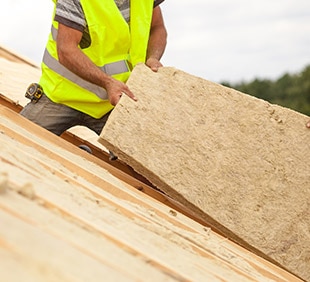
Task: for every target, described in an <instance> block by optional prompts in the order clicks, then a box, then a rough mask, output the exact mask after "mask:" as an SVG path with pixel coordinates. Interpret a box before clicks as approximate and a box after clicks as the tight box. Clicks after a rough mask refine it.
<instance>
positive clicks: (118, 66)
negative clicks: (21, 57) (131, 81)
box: [43, 49, 130, 100]
mask: <svg viewBox="0 0 310 282" xmlns="http://www.w3.org/2000/svg"><path fill="white" fill-rule="evenodd" d="M43 63H44V64H45V65H46V66H47V67H49V68H50V69H51V70H53V71H54V72H56V73H58V74H59V75H61V76H62V77H64V78H66V79H68V80H70V81H72V82H73V83H75V84H77V85H79V86H80V87H82V88H84V89H86V90H88V91H90V92H92V93H94V94H96V95H97V96H98V97H99V98H100V99H102V100H107V99H108V94H107V91H106V90H105V89H104V88H102V87H100V86H98V85H96V84H93V83H90V82H88V81H86V80H84V79H82V78H80V77H79V76H77V75H76V74H75V73H73V72H71V71H70V70H68V69H67V68H66V67H64V66H63V65H62V64H61V63H59V61H57V60H56V59H55V58H53V57H52V56H51V54H50V53H49V52H48V51H47V49H45V51H44V55H43ZM100 69H101V70H102V71H104V72H105V73H106V74H108V75H115V74H119V73H124V72H128V71H130V67H129V66H128V64H127V62H126V61H125V60H123V61H118V62H114V63H110V64H106V65H104V66H102V67H100Z"/></svg>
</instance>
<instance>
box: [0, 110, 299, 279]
mask: <svg viewBox="0 0 310 282" xmlns="http://www.w3.org/2000/svg"><path fill="white" fill-rule="evenodd" d="M0 148H1V150H0V186H1V187H2V188H1V193H0V222H1V226H0V260H1V261H2V262H3V261H4V263H1V264H0V269H1V271H0V278H1V280H4V281H12V282H13V281H55V280H57V281H205V280H208V281H300V280H299V279H298V278H296V277H294V276H293V275H291V274H289V273H288V272H286V271H284V270H283V269H281V268H279V267H277V266H275V265H273V264H270V263H269V262H267V261H265V260H262V259H261V258H259V257H257V256H256V255H254V254H253V253H251V252H248V251H247V250H245V249H243V248H241V247H240V246H238V245H236V244H234V243H232V242H231V241H229V240H227V239H225V238H224V237H222V236H219V235H218V234H216V233H214V232H213V231H212V230H210V229H208V228H206V227H204V226H202V225H200V224H199V223H197V222H195V221H193V220H191V219H190V218H188V217H186V216H184V215H183V214H181V213H179V212H177V211H175V210H172V209H171V208H170V207H168V206H167V205H165V204H163V203H161V202H159V201H157V200H155V199H153V198H151V197H149V196H147V195H145V194H144V193H141V192H140V191H138V190H137V189H135V188H134V187H132V186H130V185H129V184H128V183H125V182H123V181H122V180H120V179H119V178H117V177H115V176H113V175H112V174H110V173H109V171H108V169H107V168H108V167H107V168H105V167H103V166H101V165H100V162H99V161H92V159H93V157H92V156H89V155H88V154H86V153H85V152H83V151H81V150H80V149H78V148H76V147H75V146H73V145H72V144H69V143H67V142H66V141H65V140H63V139H61V138H59V137H57V136H55V135H53V134H51V133H49V132H47V131H46V130H44V129H42V128H40V127H38V126H36V125H34V124H32V123H31V122H29V121H27V120H25V119H24V118H23V117H21V116H19V115H17V114H16V113H14V112H12V111H10V110H9V109H7V108H4V107H2V106H0ZM12 270H14V271H12Z"/></svg>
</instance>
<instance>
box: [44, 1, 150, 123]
mask: <svg viewBox="0 0 310 282" xmlns="http://www.w3.org/2000/svg"><path fill="white" fill-rule="evenodd" d="M53 1H54V2H55V3H56V2H57V1H56V0H53ZM153 4H154V0H143V1H141V0H130V25H128V24H127V22H126V21H125V20H124V18H123V16H122V14H121V12H120V11H119V9H118V7H117V6H116V4H115V2H114V0H105V1H102V0H92V1H89V0H81V5H82V8H83V11H84V14H85V18H86V19H87V24H88V28H89V33H90V37H91V45H90V46H89V47H88V48H85V49H81V50H82V52H83V53H84V54H85V55H86V56H88V57H89V58H90V59H91V60H92V62H93V63H94V64H95V65H96V66H98V67H99V68H101V69H102V70H103V71H104V72H106V73H107V74H108V75H111V76H112V77H114V78H115V79H117V80H120V81H123V82H126V81H127V79H128V77H129V75H130V72H131V68H130V66H133V67H134V66H135V65H136V64H138V63H141V62H143V63H144V62H145V59H146V52H147V45H148V40H149V31H150V25H151V21H152V13H153ZM55 6H56V5H55ZM54 11H55V10H54ZM54 13H55V12H54ZM57 31H58V22H56V21H53V24H52V31H51V34H50V35H49V39H48V43H47V46H46V49H45V52H44V56H43V60H42V76H41V79H40V82H39V83H40V85H41V86H42V87H43V89H44V92H45V94H46V95H47V96H48V97H49V98H50V99H51V100H52V101H53V102H55V103H61V104H65V105H67V106H69V107H71V108H74V109H76V110H79V111H81V112H84V113H86V114H88V115H90V116H92V117H94V118H101V117H102V116H104V115H105V114H106V113H108V112H109V111H110V110H111V109H112V108H113V106H112V105H111V104H110V103H109V101H108V97H107V93H106V91H105V89H104V88H102V87H99V86H97V85H95V84H92V83H90V82H88V81H86V80H83V79H81V78H80V77H78V76H77V75H75V74H74V73H72V72H71V71H70V70H68V69H67V68H65V67H64V66H63V65H61V64H60V63H59V61H58V55H57V47H56V38H57Z"/></svg>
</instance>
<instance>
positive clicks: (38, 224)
mask: <svg viewBox="0 0 310 282" xmlns="http://www.w3.org/2000/svg"><path fill="white" fill-rule="evenodd" d="M16 207H18V209H17V208H16ZM0 209H2V210H3V211H5V212H7V213H9V214H11V215H12V216H14V217H17V218H19V219H21V220H22V221H25V222H26V223H28V224H31V225H32V226H34V227H35V228H37V229H40V230H41V231H43V232H45V233H48V234H50V235H51V236H53V237H55V238H57V239H58V240H61V241H64V242H66V243H68V244H70V245H71V246H72V247H74V248H76V249H78V250H80V251H81V252H83V253H85V254H87V255H88V256H90V257H92V258H94V259H96V260H98V261H99V262H100V263H102V264H106V265H109V266H110V267H112V268H113V269H115V270H117V272H118V273H123V274H125V275H126V276H129V277H132V278H134V280H135V281H138V280H139V279H140V278H141V277H142V276H143V275H145V276H146V277H152V279H156V280H157V281H175V279H174V278H173V277H171V276H169V273H167V272H165V271H164V270H163V269H158V268H156V267H155V266H153V265H152V264H150V263H149V262H148V261H147V260H146V259H145V258H144V257H142V256H137V255H136V254H135V253H134V252H128V251H127V250H126V249H125V248H124V249H123V248H119V246H117V245H116V244H115V243H114V242H113V240H109V239H108V238H106V237H105V236H100V234H99V233H98V232H93V233H92V232H90V231H87V230H85V229H83V228H81V227H80V226H78V225H76V224H74V223H73V222H72V221H69V220H66V219H65V218H63V217H61V216H59V214H57V213H55V212H53V211H50V210H48V209H46V208H44V207H43V206H39V205H38V204H37V203H35V202H32V201H29V200H27V199H25V198H24V197H22V196H20V195H18V194H16V193H14V192H13V191H7V193H6V195H5V197H0ZM59 259H61V257H59ZM147 280H148V278H146V280H145V281H147ZM180 280H181V279H180ZM10 281H11V280H10ZM41 281H42V280H41Z"/></svg>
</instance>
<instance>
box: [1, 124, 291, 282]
mask: <svg viewBox="0 0 310 282" xmlns="http://www.w3.org/2000/svg"><path fill="white" fill-rule="evenodd" d="M11 127H12V126H11ZM3 133H5V131H3ZM25 135H26V134H25ZM0 136H1V138H2V140H1V141H2V142H1V144H2V150H1V158H2V160H3V164H2V168H5V169H6V171H12V176H10V183H12V184H13V185H14V187H17V190H20V189H22V188H23V187H24V186H25V185H26V184H27V183H32V189H33V191H34V193H33V195H34V199H36V200H37V201H39V202H41V203H42V204H43V205H44V206H45V207H46V208H48V209H50V210H56V211H58V213H60V214H61V216H64V217H66V218H68V219H70V221H73V222H76V223H77V224H79V225H80V226H82V227H84V228H87V229H88V230H91V231H92V232H99V233H100V234H102V235H104V236H106V237H108V238H110V240H112V238H115V239H114V240H116V241H117V242H118V244H119V245H120V246H121V248H125V249H129V250H131V252H135V253H139V254H140V255H142V256H144V257H146V258H147V261H151V262H152V264H154V265H157V266H158V267H159V266H160V267H161V268H165V269H168V270H169V271H170V272H171V273H174V275H181V276H183V277H188V278H190V279H194V280H195V278H196V279H197V280H198V281H201V278H202V277H206V275H207V276H210V277H212V279H218V278H219V277H222V278H223V279H225V277H227V276H229V277H236V278H235V279H236V281H240V279H241V280H242V279H247V280H248V279H250V280H251V278H249V277H251V276H253V275H255V276H257V277H264V276H265V275H264V276H262V275H261V274H260V273H259V271H255V272H251V271H249V268H248V264H247V263H245V262H242V260H241V261H239V262H238V263H236V265H234V262H233V261H232V262H229V260H227V257H229V256H230V255H229V254H228V253H225V252H224V253H222V255H216V253H217V252H216V251H213V252H214V253H215V254H213V253H212V249H210V248H207V249H205V248H204V247H203V246H204V244H203V243H201V244H200V245H197V243H196V242H197V241H199V238H200V242H203V241H204V240H206V241H208V240H209V235H208V233H207V234H206V232H205V230H204V229H203V228H202V227H200V231H199V232H197V230H196V229H195V228H194V229H193V227H192V226H191V227H190V228H189V226H186V225H184V223H183V220H182V218H181V219H180V215H178V216H173V215H171V213H170V209H168V208H167V207H162V209H165V211H160V209H159V205H160V203H157V204H156V206H154V204H153V205H151V204H150V202H151V201H152V199H150V198H145V197H142V195H143V194H141V193H138V191H136V190H135V189H128V188H127V187H123V186H122V185H117V187H118V189H116V188H111V187H109V189H108V190H106V189H107V187H108V186H109V185H108V184H104V189H105V190H102V189H98V188H96V187H95V186H96V185H95V184H96V183H97V185H99V184H101V183H105V181H106V180H105V179H104V178H105V174H104V173H102V174H101V173H99V174H98V173H96V172H98V169H99V168H95V167H94V166H93V165H90V164H88V165H87V162H85V160H84V161H83V159H81V158H80V157H78V156H76V157H73V156H72V157H73V159H72V162H75V163H79V164H80V165H81V167H83V168H84V169H90V168H87V167H88V166H90V167H91V170H92V172H93V174H98V175H102V177H103V179H102V182H101V181H99V179H98V181H97V180H96V181H95V182H91V181H92V180H91V179H88V180H87V179H84V178H83V177H84V176H85V175H86V176H87V173H85V172H84V173H83V172H82V170H81V169H80V170H78V171H77V170H76V166H71V168H70V166H69V165H68V164H66V161H65V158H68V159H69V158H70V157H68V153H66V152H64V151H63V150H60V149H59V148H57V147H55V145H48V146H47V144H49V143H48V142H46V141H44V140H42V139H40V138H38V137H37V138H34V140H35V141H32V143H31V142H30V141H31V139H32V136H31V135H28V138H29V139H27V137H26V140H27V142H24V143H27V144H28V146H31V147H27V145H26V144H23V143H18V142H19V140H18V138H17V134H16V135H15V136H14V139H12V138H11V137H9V136H6V134H2V135H0ZM28 142H29V143H28ZM34 142H36V144H37V145H35V144H34ZM39 144H40V146H43V147H46V148H48V150H45V151H44V150H43V151H42V150H41V149H40V150H38V149H37V148H38V147H40V146H39ZM34 145H35V146H34ZM10 148H14V150H11V149H10ZM58 154H59V155H64V156H63V157H62V158H60V157H59V156H57V155H58ZM54 155H56V157H55V156H54ZM70 156H71V155H70ZM33 168H35V170H34V169H33ZM36 171H40V174H38V173H36ZM64 175H65V176H66V177H65V176H64ZM74 180H75V181H74ZM43 183H44V185H43ZM110 185H111V184H110ZM112 186H113V185H112ZM89 189H91V190H92V191H93V192H96V193H90V190H89ZM125 191H128V192H127V195H126V193H125ZM134 193H136V194H137V196H135V197H136V198H137V197H140V201H138V200H137V199H135V197H134V196H133V194H134ZM144 202H147V203H148V204H145V203H144ZM81 207H83V209H81ZM98 208H99V210H100V212H99V210H98ZM102 213H103V215H104V217H103V218H101V217H100V218H99V219H98V218H97V217H98V214H102ZM165 213H166V214H168V215H169V217H168V216H167V215H166V216H164V215H165ZM177 220H180V222H179V223H178V222H177ZM168 223H169V224H168ZM123 226H126V236H125V237H124V233H123V231H122V228H123ZM195 226H198V225H195ZM137 234H139V235H140V236H138V238H137ZM172 234H173V236H172ZM171 240H172V242H171ZM221 240H223V238H222V239H221ZM219 242H220V240H217V241H215V243H214V245H215V246H217V245H218V244H217V243H219ZM150 245H152V247H150ZM153 245H154V246H155V247H154V246H153ZM210 245H212V244H210ZM158 246H162V248H164V250H162V249H161V248H160V249H158ZM189 250H194V253H193V251H189ZM188 252H189V253H188ZM175 254H178V255H180V258H178V259H177V260H176V261H174V262H173V263H172V262H171V260H172V257H171V256H175ZM197 254H198V255H197ZM184 257H187V259H189V260H190V261H187V259H186V260H185V261H186V263H185V262H183V260H184V259H183V258H184ZM197 261H198V262H197ZM194 262H195V265H193V263H194ZM183 263H185V264H186V266H187V267H186V269H185V270H183V268H184V265H183ZM180 265H182V270H180ZM240 265H243V266H242V267H241V266H240ZM197 267H198V268H199V271H198V269H196V268H197ZM250 269H252V271H253V268H250ZM193 271H194V272H195V275H194V277H193V276H192V275H190V273H192V272H193ZM196 272H197V273H196ZM280 277H281V276H280ZM277 278H279V274H278V277H277ZM281 279H282V278H281ZM230 281H233V280H230ZM282 281H286V280H285V279H284V278H283V279H282Z"/></svg>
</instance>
